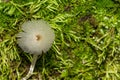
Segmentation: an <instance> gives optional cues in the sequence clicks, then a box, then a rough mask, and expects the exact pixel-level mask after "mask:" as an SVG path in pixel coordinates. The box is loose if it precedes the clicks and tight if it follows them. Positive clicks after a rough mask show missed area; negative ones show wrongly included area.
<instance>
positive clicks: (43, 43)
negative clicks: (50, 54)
mask: <svg viewBox="0 0 120 80" xmlns="http://www.w3.org/2000/svg"><path fill="white" fill-rule="evenodd" d="M22 30H23V32H20V33H18V37H19V38H18V39H17V43H18V45H19V46H20V47H21V48H22V50H24V51H25V52H27V53H30V54H38V55H39V54H41V53H42V52H44V53H46V52H47V51H48V50H49V49H50V47H51V46H52V43H53V41H54V39H55V34H54V31H53V30H52V29H51V27H50V25H49V24H48V23H47V22H46V21H44V20H31V21H27V22H24V23H23V24H22Z"/></svg>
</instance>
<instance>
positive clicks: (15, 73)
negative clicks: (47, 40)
mask: <svg viewBox="0 0 120 80" xmlns="http://www.w3.org/2000/svg"><path fill="white" fill-rule="evenodd" d="M118 3H119V1H118V0H115V1H113V0H24V1H21V0H10V1H8V2H5V1H2V0H1V1H0V79H1V80H8V79H9V80H19V79H21V78H22V77H24V76H25V75H26V72H28V69H29V66H30V62H31V60H32V55H30V54H27V53H25V52H23V51H22V50H21V49H20V48H19V47H18V45H17V42H16V39H17V38H16V35H17V33H18V32H20V30H21V29H20V26H21V24H22V23H23V22H24V21H26V20H31V19H44V20H46V21H48V22H49V23H50V25H51V27H52V28H53V29H54V31H55V35H56V39H55V42H54V44H53V46H52V48H51V50H49V51H48V52H47V54H44V55H41V57H40V58H39V59H38V61H37V64H36V67H35V72H34V73H35V74H34V75H33V76H32V77H31V78H30V79H38V78H42V79H43V80H49V79H55V80H61V79H63V80H98V79H102V80H119V79H120V64H119V63H120V28H119V27H120V16H119V13H120V9H119V6H120V5H119V4H118Z"/></svg>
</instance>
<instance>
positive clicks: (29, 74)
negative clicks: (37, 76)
mask: <svg viewBox="0 0 120 80" xmlns="http://www.w3.org/2000/svg"><path fill="white" fill-rule="evenodd" d="M37 58H38V55H36V54H34V55H33V59H32V63H31V65H30V69H29V72H28V74H27V75H26V76H25V77H24V78H22V80H27V79H28V78H30V76H31V75H32V74H33V70H34V68H35V64H36V61H37Z"/></svg>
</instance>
